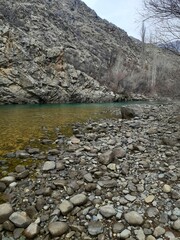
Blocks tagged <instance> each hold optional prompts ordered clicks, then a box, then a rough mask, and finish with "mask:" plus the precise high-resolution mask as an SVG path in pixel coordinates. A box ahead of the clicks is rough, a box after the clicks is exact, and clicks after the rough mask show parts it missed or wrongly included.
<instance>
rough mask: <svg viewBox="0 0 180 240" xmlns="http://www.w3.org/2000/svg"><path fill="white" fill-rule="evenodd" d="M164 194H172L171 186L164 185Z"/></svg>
mask: <svg viewBox="0 0 180 240" xmlns="http://www.w3.org/2000/svg"><path fill="white" fill-rule="evenodd" d="M163 192H165V193H170V192H171V186H170V185H167V184H164V186H163Z"/></svg>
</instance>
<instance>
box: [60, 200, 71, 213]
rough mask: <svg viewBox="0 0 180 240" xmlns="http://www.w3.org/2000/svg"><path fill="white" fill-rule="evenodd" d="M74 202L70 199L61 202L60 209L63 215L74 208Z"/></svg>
mask: <svg viewBox="0 0 180 240" xmlns="http://www.w3.org/2000/svg"><path fill="white" fill-rule="evenodd" d="M73 207H74V206H73V204H72V203H71V202H70V201H67V200H64V201H62V203H61V204H59V209H60V210H61V212H62V214H63V215H66V214H68V213H69V212H70V211H71V210H72V209H73Z"/></svg>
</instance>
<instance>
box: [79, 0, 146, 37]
mask: <svg viewBox="0 0 180 240" xmlns="http://www.w3.org/2000/svg"><path fill="white" fill-rule="evenodd" d="M82 1H83V2H85V3H86V5H88V6H89V7H90V8H92V9H93V10H95V12H96V13H97V14H98V16H100V17H101V18H103V19H106V20H108V21H109V22H111V23H114V24H115V25H116V26H118V27H120V28H122V29H123V30H125V31H126V32H127V33H128V35H129V36H133V37H135V38H137V39H140V38H141V37H140V29H141V20H140V19H141V17H140V14H139V13H140V11H141V9H142V3H143V0H82Z"/></svg>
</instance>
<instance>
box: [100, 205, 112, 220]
mask: <svg viewBox="0 0 180 240" xmlns="http://www.w3.org/2000/svg"><path fill="white" fill-rule="evenodd" d="M99 211H100V213H101V214H102V215H103V216H104V217H105V218H109V217H112V216H114V215H116V210H115V209H114V207H113V206H111V205H106V206H102V207H100V209H99Z"/></svg>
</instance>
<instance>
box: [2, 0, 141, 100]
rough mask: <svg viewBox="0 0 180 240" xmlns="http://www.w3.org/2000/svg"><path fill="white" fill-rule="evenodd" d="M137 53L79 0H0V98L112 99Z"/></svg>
mask: <svg viewBox="0 0 180 240" xmlns="http://www.w3.org/2000/svg"><path fill="white" fill-rule="evenodd" d="M140 53H141V51H140V46H138V45H137V44H136V43H135V41H133V40H132V39H131V38H129V37H128V35H127V34H126V32H124V31H123V30H121V29H119V28H118V27H116V26H115V25H113V24H110V23H109V22H107V21H106V20H102V19H101V18H99V17H98V16H97V14H96V13H95V12H94V11H93V10H91V9H90V8H88V7H87V6H86V5H85V4H84V3H83V2H82V1H80V0H61V1H58V0H44V1H42V0H37V1H35V0H30V1H27V0H17V1H15V2H14V1H13V0H9V1H8V2H7V1H4V0H2V1H1V6H0V103H26V102H30V103H48V102H54V103H55V102H58V103H59V102H102V101H118V100H119V98H121V97H120V95H119V94H120V93H122V92H123V91H124V90H125V89H126V88H127V89H126V91H129V89H130V88H131V89H132V90H133V89H134V90H135V91H136V92H137V86H135V87H134V86H133V87H132V86H131V87H129V85H128V84H127V83H128V82H129V84H130V85H133V84H132V74H134V73H138V72H139V71H140V69H141V65H140V62H141V61H140V57H141V54H140ZM136 76H137V75H136ZM139 78H140V77H138V82H139ZM140 80H141V79H140ZM133 82H134V83H135V85H138V84H137V83H136V81H133ZM113 91H114V92H115V91H116V92H117V93H118V94H115V93H114V92H113Z"/></svg>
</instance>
